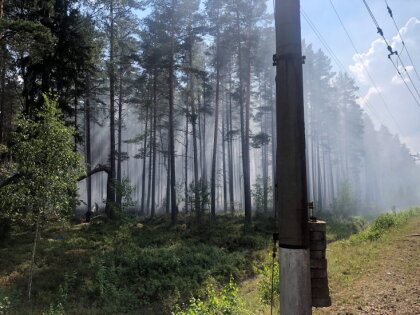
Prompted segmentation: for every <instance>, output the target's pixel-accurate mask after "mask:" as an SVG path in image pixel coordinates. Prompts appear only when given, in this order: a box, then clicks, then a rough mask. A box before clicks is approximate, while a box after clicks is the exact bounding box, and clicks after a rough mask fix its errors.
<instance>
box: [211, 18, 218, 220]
mask: <svg viewBox="0 0 420 315" xmlns="http://www.w3.org/2000/svg"><path fill="white" fill-rule="evenodd" d="M217 19H218V17H217ZM216 32H217V34H216V100H215V102H216V104H215V109H214V134H213V157H212V163H211V189H210V199H211V200H210V204H211V216H212V217H213V218H214V217H215V216H216V162H217V135H218V134H219V94H220V31H219V22H218V21H217V25H216Z"/></svg>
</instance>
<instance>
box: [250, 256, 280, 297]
mask: <svg viewBox="0 0 420 315" xmlns="http://www.w3.org/2000/svg"><path fill="white" fill-rule="evenodd" d="M255 269H256V271H257V272H258V273H259V274H260V275H261V280H260V281H258V294H259V296H260V301H261V302H262V303H263V304H267V305H269V304H271V294H273V297H274V301H275V302H277V300H278V296H279V294H280V270H279V263H278V262H277V261H275V262H274V265H273V264H272V263H270V264H268V265H263V266H262V267H260V268H257V267H256V268H255Z"/></svg>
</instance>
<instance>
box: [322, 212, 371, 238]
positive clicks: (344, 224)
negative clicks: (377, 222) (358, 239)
mask: <svg viewBox="0 0 420 315" xmlns="http://www.w3.org/2000/svg"><path fill="white" fill-rule="evenodd" d="M321 217H322V219H324V220H325V221H326V222H327V240H328V241H330V242H331V241H337V240H340V239H345V238H348V237H350V236H351V235H353V234H357V233H360V232H361V231H363V230H365V229H366V228H367V227H368V222H367V221H366V219H365V218H363V217H361V216H355V217H344V216H337V215H328V214H322V215H321Z"/></svg>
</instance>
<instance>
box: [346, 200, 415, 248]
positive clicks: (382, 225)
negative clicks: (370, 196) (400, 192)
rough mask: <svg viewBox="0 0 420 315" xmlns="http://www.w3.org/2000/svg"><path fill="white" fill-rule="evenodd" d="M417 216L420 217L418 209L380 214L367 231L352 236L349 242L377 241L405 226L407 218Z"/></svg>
mask: <svg viewBox="0 0 420 315" xmlns="http://www.w3.org/2000/svg"><path fill="white" fill-rule="evenodd" d="M418 215H420V208H411V209H409V210H407V211H402V212H392V213H385V214H382V215H380V216H379V217H377V218H376V219H375V221H373V223H372V224H371V225H370V227H369V228H368V229H367V230H365V231H363V232H361V233H359V234H357V235H354V236H352V237H351V238H350V239H349V241H350V242H360V241H374V240H377V239H379V238H381V237H382V236H383V235H385V234H386V233H387V232H388V231H389V230H391V229H393V228H396V227H399V226H401V225H403V224H405V223H406V222H407V221H408V219H409V218H411V217H413V216H418Z"/></svg>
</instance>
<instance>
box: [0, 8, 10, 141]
mask: <svg viewBox="0 0 420 315" xmlns="http://www.w3.org/2000/svg"><path fill="white" fill-rule="evenodd" d="M1 6H3V3H1ZM0 18H1V17H0ZM0 54H1V55H0V58H1V59H0V60H1V69H0V93H1V94H0V144H1V143H5V142H6V139H5V129H6V128H5V110H6V105H5V92H6V91H5V89H6V56H5V55H6V51H5V48H4V45H1V47H0ZM10 119H11V118H10Z"/></svg>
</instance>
